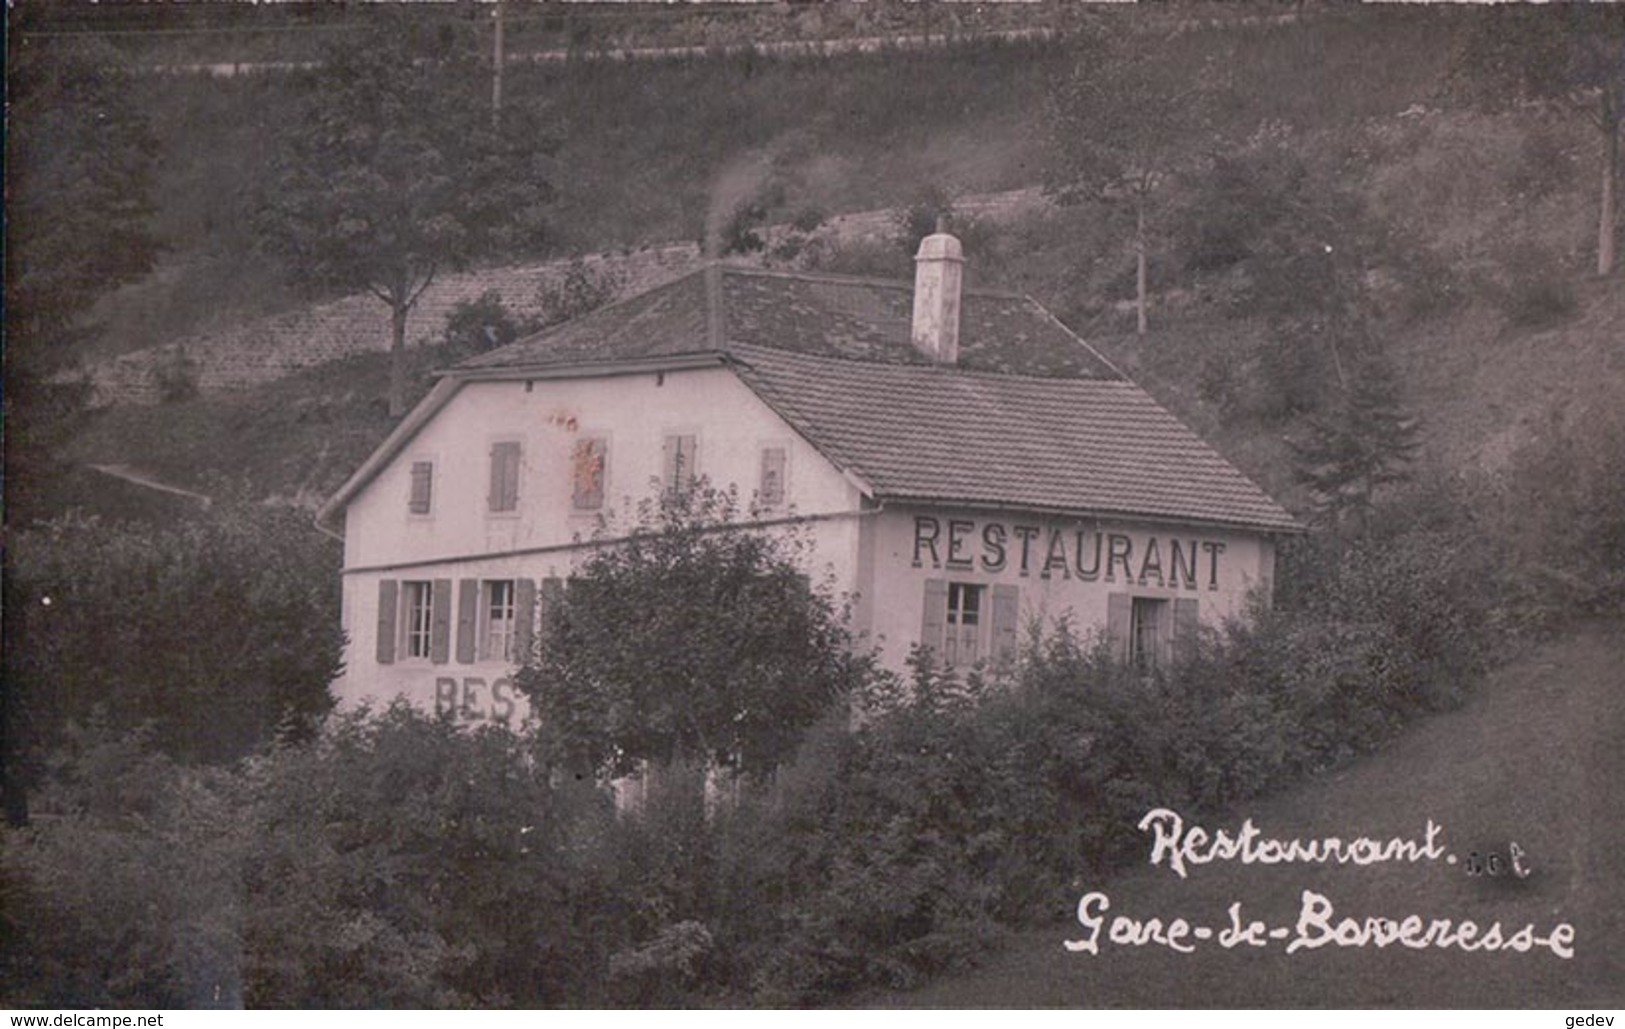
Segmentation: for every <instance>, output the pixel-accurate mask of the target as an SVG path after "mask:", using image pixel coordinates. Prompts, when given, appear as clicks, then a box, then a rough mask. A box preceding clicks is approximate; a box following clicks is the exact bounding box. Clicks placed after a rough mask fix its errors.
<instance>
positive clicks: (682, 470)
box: [661, 435, 698, 493]
mask: <svg viewBox="0 0 1625 1029" xmlns="http://www.w3.org/2000/svg"><path fill="white" fill-rule="evenodd" d="M697 450H698V440H697V438H696V437H694V436H692V435H682V436H667V437H666V447H665V452H664V454H663V455H662V457H663V460H662V462H661V482H663V483H664V484H665V486H666V489H668V490H670V491H671V492H673V493H681V492H683V491H684V490H687V489H689V488H691V487H692V486H693V485H694V462H695V460H696V453H697Z"/></svg>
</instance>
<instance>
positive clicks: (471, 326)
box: [441, 289, 539, 357]
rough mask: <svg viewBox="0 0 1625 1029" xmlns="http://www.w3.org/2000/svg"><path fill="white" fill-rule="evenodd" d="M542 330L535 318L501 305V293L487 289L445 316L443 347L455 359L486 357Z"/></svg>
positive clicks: (461, 303) (458, 305) (461, 301)
mask: <svg viewBox="0 0 1625 1029" xmlns="http://www.w3.org/2000/svg"><path fill="white" fill-rule="evenodd" d="M537 328H539V325H538V323H537V322H536V321H535V320H534V319H529V318H522V317H520V316H519V315H516V314H515V313H514V312H512V311H510V310H509V309H508V306H507V305H506V304H504V303H503V302H502V293H501V291H499V290H494V289H488V290H486V291H485V292H484V293H481V294H480V295H479V297H478V299H475V300H460V301H458V302H457V304H456V306H454V307H453V308H452V309H451V311H450V312H449V313H448V314H447V315H446V328H445V330H444V332H443V333H442V335H441V343H442V345H443V346H444V347H445V348H446V349H447V350H449V351H450V352H451V354H452V355H454V356H455V357H465V356H472V355H474V354H483V353H485V352H486V351H487V350H495V349H496V348H497V347H505V346H507V345H508V344H509V343H512V342H513V341H514V340H516V339H518V338H519V337H521V336H524V335H526V334H528V333H531V332H535V331H536V329H537Z"/></svg>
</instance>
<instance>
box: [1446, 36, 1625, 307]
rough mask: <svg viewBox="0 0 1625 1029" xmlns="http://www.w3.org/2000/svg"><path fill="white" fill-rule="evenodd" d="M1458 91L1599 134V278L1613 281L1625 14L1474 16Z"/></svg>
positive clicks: (1624, 119) (1460, 51)
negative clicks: (1545, 109) (1559, 113)
mask: <svg viewBox="0 0 1625 1029" xmlns="http://www.w3.org/2000/svg"><path fill="white" fill-rule="evenodd" d="M1451 82H1452V89H1453V91H1454V92H1455V93H1457V94H1458V95H1461V96H1465V97H1466V98H1467V99H1468V100H1470V101H1473V102H1477V103H1479V104H1481V105H1483V106H1486V107H1489V108H1492V109H1494V108H1500V107H1503V106H1505V105H1507V104H1511V103H1517V102H1529V101H1539V102H1549V103H1553V104H1557V105H1559V106H1561V107H1563V108H1564V109H1566V110H1569V111H1571V112H1573V113H1574V114H1576V115H1578V116H1580V117H1582V118H1584V119H1585V120H1586V121H1587V122H1588V123H1589V124H1591V125H1592V127H1593V128H1595V129H1596V130H1597V141H1598V144H1599V162H1598V165H1599V171H1600V175H1599V181H1600V185H1599V189H1598V193H1597V274H1598V275H1599V276H1606V275H1611V274H1613V272H1614V269H1615V267H1616V266H1617V263H1618V260H1617V255H1618V244H1619V182H1620V174H1621V172H1620V150H1621V147H1620V138H1621V135H1622V134H1625V9H1621V8H1619V7H1617V6H1615V5H1611V4H1565V5H1562V7H1561V8H1559V9H1555V10H1554V9H1538V8H1526V7H1523V6H1522V5H1511V6H1509V7H1507V8H1505V9H1502V8H1500V7H1497V8H1496V9H1493V10H1486V11H1479V12H1475V13H1474V20H1473V21H1472V23H1471V25H1470V27H1469V29H1468V30H1467V31H1466V32H1465V33H1463V35H1462V38H1461V40H1460V41H1459V44H1458V47H1457V52H1456V55H1455V67H1454V69H1453V72H1452V75H1451Z"/></svg>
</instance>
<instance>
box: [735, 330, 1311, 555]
mask: <svg viewBox="0 0 1625 1029" xmlns="http://www.w3.org/2000/svg"><path fill="white" fill-rule="evenodd" d="M732 357H733V360H734V362H735V364H736V367H737V368H738V370H739V374H740V377H741V378H743V379H744V380H745V381H746V382H747V383H748V384H749V385H750V386H751V387H752V388H753V389H754V390H755V391H756V392H757V393H758V395H760V396H761V397H762V399H763V400H765V401H766V402H767V403H768V404H769V405H770V406H772V407H773V408H774V409H775V410H777V411H778V413H779V414H780V416H781V417H783V418H784V419H785V420H786V421H788V422H790V423H791V424H792V425H793V426H795V428H796V429H797V430H798V431H800V432H801V433H802V434H803V435H805V436H806V437H807V439H808V440H810V441H811V442H812V443H813V445H815V446H816V447H818V449H819V450H820V451H821V452H823V453H824V454H825V455H826V456H827V457H829V458H830V459H831V460H832V461H834V462H835V463H836V464H837V465H839V466H841V467H843V468H846V469H849V470H850V471H852V472H853V473H855V474H857V475H858V476H860V477H861V478H862V479H863V480H864V481H866V482H867V483H868V484H869V485H870V486H871V487H872V488H873V489H874V491H875V494H876V495H877V496H880V497H883V498H890V499H896V500H921V501H930V502H938V503H942V502H960V503H967V504H986V505H997V506H1009V507H1018V508H1034V509H1039V510H1046V511H1067V512H1073V511H1075V512H1079V513H1090V514H1102V515H1110V514H1117V515H1137V516H1143V517H1151V518H1168V519H1173V520H1179V521H1199V522H1216V523H1225V524H1231V525H1242V526H1252V527H1258V528H1267V529H1279V530H1284V531H1292V530H1295V529H1297V528H1298V527H1299V526H1298V524H1297V522H1296V521H1294V520H1293V518H1292V516H1291V515H1289V514H1288V513H1287V512H1286V511H1285V510H1283V509H1282V508H1281V507H1280V506H1279V505H1278V504H1276V503H1275V502H1274V501H1273V500H1271V499H1270V498H1269V497H1268V496H1267V495H1265V493H1264V492H1263V490H1261V489H1259V488H1258V487H1257V486H1256V485H1254V484H1253V483H1252V482H1251V481H1250V480H1249V479H1248V478H1247V477H1246V476H1244V475H1242V474H1241V472H1239V471H1238V470H1236V468H1235V467H1234V466H1232V465H1231V464H1230V463H1229V462H1228V461H1226V460H1225V459H1224V458H1223V457H1220V456H1219V454H1218V453H1217V452H1216V451H1214V450H1213V448H1212V447H1210V446H1208V445H1207V444H1206V443H1204V442H1202V440H1201V439H1200V438H1198V437H1197V436H1196V434H1195V433H1193V432H1192V431H1191V430H1190V429H1188V428H1186V427H1185V425H1184V424H1183V423H1181V422H1180V421H1179V419H1177V418H1175V417H1174V416H1173V415H1172V414H1170V413H1168V411H1167V410H1166V409H1164V408H1163V407H1162V406H1161V405H1160V404H1158V403H1157V402H1156V401H1155V400H1153V399H1152V398H1151V396H1150V395H1149V394H1148V393H1146V392H1145V391H1144V390H1142V389H1141V388H1140V387H1138V386H1136V385H1134V384H1133V383H1132V382H1128V381H1126V380H1121V379H1119V380H1098V379H1056V378H1039V377H1032V376H1013V375H993V374H976V373H967V372H964V371H961V370H958V369H953V368H944V367H941V366H938V365H927V366H910V365H877V364H874V363H867V362H859V361H847V360H834V359H829V358H819V357H809V356H805V355H799V354H790V353H786V352H784V351H775V350H770V349H767V348H759V347H744V348H735V349H734V350H733V351H732Z"/></svg>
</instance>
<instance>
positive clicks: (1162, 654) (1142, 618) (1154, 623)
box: [1106, 593, 1201, 671]
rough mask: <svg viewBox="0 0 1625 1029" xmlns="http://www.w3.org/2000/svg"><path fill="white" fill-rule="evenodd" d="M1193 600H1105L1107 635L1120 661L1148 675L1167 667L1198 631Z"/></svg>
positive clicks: (1118, 595)
mask: <svg viewBox="0 0 1625 1029" xmlns="http://www.w3.org/2000/svg"><path fill="white" fill-rule="evenodd" d="M1200 625H1201V622H1200V618H1199V608H1198V601H1197V600H1196V598H1194V597H1176V598H1173V599H1169V598H1166V597H1136V596H1132V595H1131V594H1128V593H1113V594H1110V595H1109V596H1107V598H1106V635H1107V638H1108V639H1110V640H1111V643H1112V651H1113V653H1114V654H1115V655H1116V657H1117V659H1118V660H1119V661H1124V662H1127V663H1129V664H1132V665H1134V666H1135V667H1137V668H1141V669H1144V670H1146V671H1150V670H1153V669H1156V668H1158V667H1160V666H1163V665H1165V664H1167V662H1168V661H1169V660H1171V659H1172V658H1173V657H1174V655H1175V654H1177V653H1179V651H1180V649H1181V648H1184V647H1187V646H1190V645H1192V644H1194V643H1195V642H1196V638H1197V634H1198V632H1199V631H1200Z"/></svg>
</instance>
